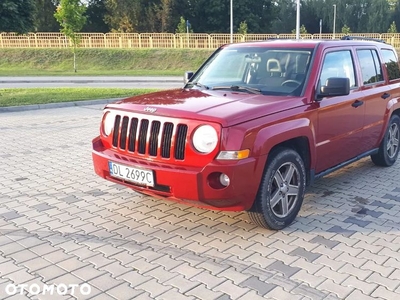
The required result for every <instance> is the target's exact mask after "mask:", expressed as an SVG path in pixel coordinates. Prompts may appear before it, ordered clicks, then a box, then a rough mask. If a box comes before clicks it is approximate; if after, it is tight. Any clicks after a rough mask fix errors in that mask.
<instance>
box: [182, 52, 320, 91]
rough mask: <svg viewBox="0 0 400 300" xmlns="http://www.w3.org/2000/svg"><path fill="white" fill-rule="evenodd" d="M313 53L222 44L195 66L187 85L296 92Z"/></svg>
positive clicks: (192, 86) (302, 84) (204, 87)
mask: <svg viewBox="0 0 400 300" xmlns="http://www.w3.org/2000/svg"><path fill="white" fill-rule="evenodd" d="M312 53H313V49H304V48H271V47H232V46H231V47H227V48H222V49H220V50H219V51H217V52H216V53H214V55H213V56H212V57H211V58H210V59H209V60H208V61H207V62H206V64H204V65H203V67H202V68H201V69H199V70H198V72H197V73H196V74H195V75H194V76H193V77H192V78H191V79H190V82H188V83H187V85H186V87H187V88H197V89H214V87H215V89H227V90H233V91H239V92H244V93H254V92H255V91H260V93H261V94H263V95H282V96H285V95H294V96H299V95H300V94H301V92H302V89H303V87H304V85H305V81H306V78H307V73H308V71H309V66H310V62H311V57H312ZM238 87H240V88H238Z"/></svg>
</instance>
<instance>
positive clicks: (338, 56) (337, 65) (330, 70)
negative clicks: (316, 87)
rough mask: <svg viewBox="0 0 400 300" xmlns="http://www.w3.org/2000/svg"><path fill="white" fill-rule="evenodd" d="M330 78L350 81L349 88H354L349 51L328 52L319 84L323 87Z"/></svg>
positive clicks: (353, 74) (351, 60)
mask: <svg viewBox="0 0 400 300" xmlns="http://www.w3.org/2000/svg"><path fill="white" fill-rule="evenodd" d="M331 77H345V78H349V80H350V88H352V87H356V86H357V84H356V78H355V72H354V63H353V59H352V56H351V52H350V51H349V50H342V51H335V52H329V53H327V54H326V55H325V58H324V62H323V65H322V70H321V75H320V84H321V85H325V83H326V80H327V79H328V78H331Z"/></svg>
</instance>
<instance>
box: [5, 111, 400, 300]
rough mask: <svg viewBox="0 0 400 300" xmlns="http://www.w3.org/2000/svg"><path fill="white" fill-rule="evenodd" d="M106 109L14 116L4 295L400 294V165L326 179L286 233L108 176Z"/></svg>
mask: <svg viewBox="0 0 400 300" xmlns="http://www.w3.org/2000/svg"><path fill="white" fill-rule="evenodd" d="M100 117H101V107H100V106H86V107H69V108H59V109H46V110H36V111H26V112H13V113H2V114H0V133H1V148H0V159H1V162H2V168H0V254H1V255H0V298H1V299H26V298H29V299H75V298H76V299H89V298H90V299H133V298H135V299H173V300H179V299H207V300H208V299H219V300H222V299H224V300H225V299H250V300H256V299H279V300H282V299H290V300H292V299H356V300H363V299H400V298H399V297H400V253H399V249H400V235H399V231H400V222H399V217H400V173H399V169H400V163H397V164H396V165H395V166H394V167H391V168H379V167H375V166H374V165H373V164H372V163H371V162H370V160H369V159H363V160H361V161H359V162H358V163H355V164H352V165H350V166H348V167H347V168H345V169H343V170H341V171H339V172H335V173H333V174H331V175H329V176H327V177H325V178H323V179H320V180H318V181H317V182H316V183H315V184H314V185H313V186H311V187H310V188H309V189H308V191H307V195H306V199H305V203H304V205H303V208H302V210H301V212H300V215H299V217H298V218H297V220H296V222H295V223H293V224H292V225H291V226H290V227H289V228H287V229H285V230H283V231H280V232H274V231H269V230H266V229H262V228H258V227H256V226H254V225H253V224H251V223H250V222H249V220H248V218H247V216H246V214H245V213H241V212H239V213H235V212H215V211H208V210H202V209H198V208H193V207H189V206H184V205H181V204H177V203H173V202H169V201H163V200H156V199H153V198H150V197H145V196H141V195H138V194H136V193H135V192H133V191H132V190H130V189H127V188H124V187H121V186H118V185H116V184H113V183H110V182H107V181H105V180H103V179H101V178H98V177H97V176H96V175H95V174H94V171H93V168H92V161H91V139H92V138H93V137H95V136H96V135H97V133H98V127H99V121H100ZM85 284H86V285H85ZM74 285H78V288H76V289H73V288H74ZM51 288H54V290H53V291H52V290H51ZM84 288H86V289H84ZM89 288H90V291H89ZM51 292H53V293H51ZM89 292H90V293H89Z"/></svg>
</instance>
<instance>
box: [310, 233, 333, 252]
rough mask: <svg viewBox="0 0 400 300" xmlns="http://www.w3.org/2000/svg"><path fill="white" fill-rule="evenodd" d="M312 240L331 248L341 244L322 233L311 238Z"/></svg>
mask: <svg viewBox="0 0 400 300" xmlns="http://www.w3.org/2000/svg"><path fill="white" fill-rule="evenodd" d="M310 242H312V243H318V244H321V245H324V246H325V247H328V248H329V249H332V248H333V247H335V246H337V245H339V242H335V241H332V240H328V239H326V238H324V237H322V236H320V235H318V236H316V237H314V238H313V239H312V240H310Z"/></svg>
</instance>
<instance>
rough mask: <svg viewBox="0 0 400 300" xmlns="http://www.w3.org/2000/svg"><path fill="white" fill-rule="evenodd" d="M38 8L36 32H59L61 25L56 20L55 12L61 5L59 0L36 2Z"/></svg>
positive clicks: (35, 23)
mask: <svg viewBox="0 0 400 300" xmlns="http://www.w3.org/2000/svg"><path fill="white" fill-rule="evenodd" d="M35 2H36V8H35V14H34V25H35V31H39V32H43V31H48V32H49V31H50V32H54V31H59V30H60V24H58V22H57V20H56V19H55V18H54V12H55V10H56V8H57V6H58V5H59V4H60V1H59V0H35Z"/></svg>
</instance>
